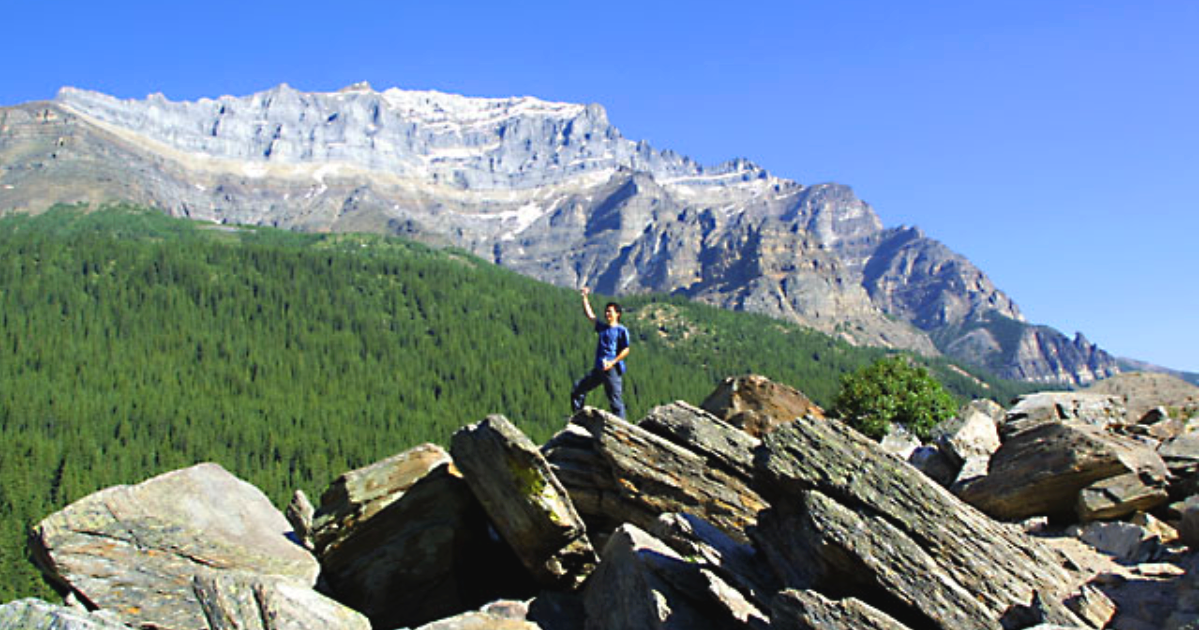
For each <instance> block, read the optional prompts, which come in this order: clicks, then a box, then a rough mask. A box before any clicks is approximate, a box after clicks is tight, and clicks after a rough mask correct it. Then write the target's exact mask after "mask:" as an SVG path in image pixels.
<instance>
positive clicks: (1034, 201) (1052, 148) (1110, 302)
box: [0, 0, 1200, 371]
mask: <svg viewBox="0 0 1200 630" xmlns="http://www.w3.org/2000/svg"><path fill="white" fill-rule="evenodd" d="M10 5H11V6H9V7H7V8H6V9H5V21H6V22H7V24H6V28H5V29H4V31H5V34H4V37H3V38H0V56H2V58H3V59H5V70H4V73H3V75H4V76H3V79H0V104H2V105H9V104H15V103H19V102H24V101H30V100H38V99H48V98H51V97H53V96H54V94H55V92H56V91H57V89H58V88H59V87H60V86H63V85H73V86H77V87H82V88H88V89H94V90H99V91H102V92H106V93H109V94H113V95H116V96H120V97H125V98H135V97H136V98H142V97H144V96H146V95H147V94H149V93H152V92H162V93H164V94H165V95H166V96H167V97H168V98H171V99H175V100H183V99H187V100H190V99H196V98H200V97H205V96H208V97H216V96H220V95H223V94H233V95H245V94H249V93H252V92H256V91H260V90H263V89H266V88H269V87H272V86H274V85H276V84H279V83H288V84H290V85H292V86H293V87H296V88H298V89H302V90H312V91H328V90H335V89H338V88H340V87H342V86H344V85H348V84H350V83H354V82H357V81H362V80H366V81H370V82H371V84H372V85H374V86H375V88H376V89H381V90H382V89H385V88H388V87H401V88H410V89H434V90H440V91H445V92H453V93H459V94H465V95H469V96H488V97H502V96H514V95H532V96H537V97H540V98H544V99H548V100H558V101H570V102H583V103H591V102H595V103H600V104H601V105H604V106H605V107H606V108H607V110H608V113H609V119H610V120H611V121H612V122H613V124H615V125H616V126H617V127H618V128H619V129H620V130H621V131H622V133H623V134H624V135H625V136H626V137H627V138H631V139H635V140H642V139H644V140H648V141H649V142H650V143H651V144H653V145H654V146H655V147H657V148H662V149H674V150H676V151H678V152H680V153H682V154H685V155H688V156H690V157H692V158H694V159H696V160H698V161H700V162H702V163H705V164H713V163H717V162H721V161H724V160H726V159H730V158H734V157H746V158H749V159H751V160H753V161H755V162H757V163H758V164H760V165H761V166H763V167H765V168H767V169H768V170H770V171H771V172H773V173H775V174H776V175H779V176H782V177H787V178H789V179H794V180H797V181H799V182H801V183H805V184H813V183H820V182H828V181H836V182H840V183H844V184H848V185H850V186H852V187H853V188H854V189H855V191H856V192H857V193H858V195H859V196H860V197H862V198H863V199H864V200H866V201H867V202H868V203H870V204H872V205H873V206H874V207H875V209H876V211H877V212H878V213H879V215H880V216H881V217H882V219H883V222H884V223H885V224H886V225H889V226H895V225H902V224H903V225H917V226H920V227H921V228H923V229H924V230H925V232H926V233H927V234H929V235H930V236H932V237H934V238H937V239H939V240H941V241H943V242H944V243H946V244H947V245H949V246H950V247H951V248H952V249H954V250H956V251H958V252H960V253H962V254H964V255H966V256H967V257H968V258H970V259H971V260H972V261H973V262H975V263H976V264H977V265H978V266H979V267H980V268H982V269H983V270H984V272H985V273H987V274H988V275H989V276H990V277H991V278H992V280H993V281H994V282H995V283H996V284H997V285H998V286H999V287H1000V288H1001V289H1002V290H1004V291H1005V292H1007V293H1008V294H1009V295H1011V296H1012V297H1013V298H1014V299H1015V300H1016V301H1017V303H1018V304H1019V305H1020V307H1021V308H1022V309H1023V311H1024V312H1025V314H1026V315H1027V317H1028V318H1029V319H1030V320H1031V321H1034V322H1037V323H1044V324H1048V325H1051V326H1054V327H1055V328H1058V329H1060V330H1062V331H1063V332H1064V333H1066V334H1068V335H1073V334H1074V332H1075V331H1077V330H1078V331H1083V332H1084V334H1085V335H1086V336H1087V337H1088V338H1089V339H1091V340H1092V341H1094V342H1097V343H1099V344H1100V345H1101V346H1102V347H1104V348H1105V349H1107V350H1109V351H1110V352H1113V353H1114V354H1117V355H1119V356H1127V357H1131V358H1137V359H1142V360H1147V361H1151V362H1154V363H1158V364H1161V365H1165V366H1168V367H1172V368H1176V369H1186V370H1191V371H1195V370H1197V368H1198V367H1200V365H1198V364H1200V340H1198V329H1200V304H1198V294H1200V277H1198V271H1200V255H1198V253H1197V252H1198V243H1200V227H1198V216H1200V205H1198V190H1200V186H1198V184H1200V175H1198V172H1200V164H1198V160H1197V154H1198V151H1197V138H1198V137H1200V133H1198V126H1197V120H1198V111H1200V108H1198V102H1197V101H1198V97H1197V94H1198V78H1197V77H1198V69H1200V64H1198V44H1197V30H1198V29H1197V23H1198V16H1197V6H1198V3H1197V2H1196V1H1195V0H1171V1H1160V0H1136V1H1135V0H1121V1H1115V2H1114V1H1103V0H1100V1H1089V2H1077V1H1070V0H1068V1H1059V0H1051V1H1046V0H1040V1H1026V0H1014V1H1005V2H1000V1H991V2H976V1H972V0H958V1H946V2H919V1H912V2H895V1H891V0H887V1H884V0H880V1H865V0H863V1H856V0H843V1H836V2H835V1H832V0H830V1H825V2H809V1H803V0H794V1H771V2H745V3H715V2H704V1H698V0H692V1H689V2H674V1H672V2H657V3H655V2H649V1H648V0H647V1H645V2H625V1H611V2H592V3H583V2H570V1H568V0H560V1H559V2H544V1H540V0H539V1H526V2H511V3H504V2H494V1H489V2H482V1H481V2H455V1H453V0H442V1H441V2H430V1H428V0H422V1H420V2H410V1H390V2H377V3H372V2H363V1H358V0H347V1H342V2H310V1H308V0H293V1H290V2H275V1H270V2H254V1H252V0H243V1H241V2H229V1H228V0H216V1H212V2H203V3H198V2H187V1H182V2H174V3H171V2H166V3H164V2H119V1H118V2H115V3H104V2H94V1H88V2H82V1H70V2H61V1H56V0H44V1H42V2H18V3H10ZM646 5H648V6H646Z"/></svg>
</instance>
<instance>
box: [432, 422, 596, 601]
mask: <svg viewBox="0 0 1200 630" xmlns="http://www.w3.org/2000/svg"><path fill="white" fill-rule="evenodd" d="M450 453H451V455H452V456H453V457H454V461H455V463H456V465H457V466H458V468H459V470H461V471H462V475H463V478H464V479H465V480H466V482H467V485H468V486H470V488H471V491H472V492H473V493H474V494H475V497H476V498H477V499H479V502H480V504H482V505H483V508H484V510H485V511H486V512H487V514H488V516H489V517H490V519H491V522H492V524H493V525H494V526H495V528H496V530H497V531H498V532H499V533H500V535H501V536H502V537H503V538H504V540H506V541H507V542H508V544H509V545H510V546H511V547H512V548H513V550H514V551H515V552H516V554H517V557H519V558H520V559H521V561H522V563H524V565H525V567H526V568H528V569H529V571H530V572H531V573H532V574H533V576H534V578H535V579H536V580H537V581H538V582H539V583H541V584H542V585H543V586H546V587H551V588H553V587H558V588H567V589H573V588H575V587H577V586H579V584H580V583H581V582H582V581H583V580H584V579H585V578H586V577H587V576H588V575H589V574H590V573H591V572H592V570H593V569H595V566H596V560H597V558H596V553H595V552H594V551H593V550H592V545H591V543H590V542H589V541H588V537H587V534H586V528H585V526H584V523H583V520H582V519H581V518H580V516H579V514H578V513H577V512H576V511H575V506H574V505H573V504H572V503H571V498H570V497H569V496H568V495H567V491H566V489H565V488H564V487H563V485H562V483H560V482H559V480H558V478H557V477H555V476H554V473H553V472H551V470H550V465H549V464H548V463H547V462H546V459H545V458H544V457H543V456H542V454H541V453H540V452H539V451H538V448H537V446H535V445H534V443H533V442H532V441H531V440H530V439H529V438H528V437H526V436H525V434H524V433H521V431H520V430H519V429H517V428H516V427H515V426H513V425H512V423H511V422H509V421H508V420H507V419H506V418H504V417H503V416H488V417H487V419H485V420H484V421H483V422H480V423H478V424H473V425H470V426H467V427H464V428H462V429H459V430H458V431H457V432H456V433H455V434H454V436H453V438H452V439H451V446H450Z"/></svg>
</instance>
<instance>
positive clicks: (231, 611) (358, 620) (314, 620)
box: [192, 572, 371, 630]
mask: <svg viewBox="0 0 1200 630" xmlns="http://www.w3.org/2000/svg"><path fill="white" fill-rule="evenodd" d="M192 588H193V590H194V591H195V593H196V598H197V599H198V600H199V601H200V607H201V609H203V611H204V617H205V619H207V621H208V625H207V626H206V627H207V628H208V629H209V630H371V623H370V622H369V621H367V618H366V617H364V616H362V615H361V614H359V613H358V612H356V611H354V610H352V609H350V608H347V607H346V606H343V605H342V604H339V603H338V602H335V601H333V600H332V599H329V598H328V597H325V596H324V595H321V594H320V593H317V592H316V591H314V590H312V589H310V588H304V587H303V586H300V585H297V584H294V583H290V582H288V581H286V580H281V579H279V578H273V577H264V576H260V575H255V574H252V573H233V572H223V573H222V572H205V573H199V574H197V575H196V577H195V578H194V579H193V584H192Z"/></svg>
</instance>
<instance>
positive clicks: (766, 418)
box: [700, 374, 825, 437]
mask: <svg viewBox="0 0 1200 630" xmlns="http://www.w3.org/2000/svg"><path fill="white" fill-rule="evenodd" d="M700 407H701V408H703V409H704V410H705V411H707V412H709V413H711V414H713V415H714V416H716V417H718V418H720V419H722V420H725V421H726V422H729V423H730V424H732V425H734V426H736V427H739V428H741V429H742V430H743V431H745V432H746V433H749V434H750V435H753V436H755V437H762V435H764V434H766V433H770V432H771V431H774V430H775V427H777V426H779V425H781V424H786V423H788V422H791V421H792V420H794V419H796V418H799V417H802V416H806V415H811V416H813V417H816V418H824V417H825V412H824V411H823V410H822V409H821V408H820V407H818V406H817V405H815V404H813V402H812V401H811V400H809V399H808V396H805V395H804V394H803V393H802V392H801V391H800V390H798V389H796V388H794V387H790V386H788V385H784V384H782V383H776V382H774V381H771V380H770V379H767V378H766V377H764V376H758V375H756V374H748V375H745V376H732V377H729V378H727V379H725V380H723V381H721V383H720V384H719V385H718V386H717V388H716V390H714V391H713V393H712V394H709V396H708V398H706V399H704V402H703V403H701V404H700Z"/></svg>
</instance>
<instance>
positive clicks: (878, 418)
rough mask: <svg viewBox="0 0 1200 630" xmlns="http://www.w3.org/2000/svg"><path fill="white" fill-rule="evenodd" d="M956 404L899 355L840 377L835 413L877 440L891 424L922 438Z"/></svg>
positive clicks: (934, 383) (942, 390)
mask: <svg viewBox="0 0 1200 630" xmlns="http://www.w3.org/2000/svg"><path fill="white" fill-rule="evenodd" d="M956 408H957V405H956V404H955V401H954V398H953V397H951V396H950V394H948V393H946V390H944V389H943V388H942V385H941V383H939V382H938V381H937V379H935V378H933V377H932V376H930V375H929V372H928V371H926V370H925V368H923V367H920V366H918V365H914V364H913V363H912V362H911V361H910V360H909V359H907V358H905V357H902V356H893V357H888V358H884V359H879V360H877V361H875V362H874V363H872V364H870V365H868V366H866V367H864V368H862V369H860V370H858V371H857V372H854V373H851V374H847V375H846V376H844V377H842V388H841V391H840V392H839V393H838V395H837V398H836V399H835V400H834V412H835V413H836V414H837V415H838V416H839V417H841V418H842V419H843V420H845V421H847V422H849V423H850V425H851V426H853V427H854V428H856V429H858V430H859V431H861V432H862V433H864V434H866V435H868V436H870V437H872V438H875V439H879V438H881V437H883V436H884V435H885V434H887V431H888V428H889V426H890V425H892V424H900V425H904V426H905V427H906V428H907V429H908V430H909V431H910V432H912V433H913V434H915V435H916V436H917V437H919V438H921V439H928V437H929V432H930V430H932V429H933V427H934V426H935V425H936V424H937V423H939V422H941V421H942V420H945V419H947V418H949V417H951V416H953V415H954V412H955V409H956Z"/></svg>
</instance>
